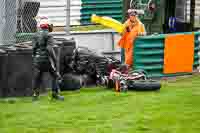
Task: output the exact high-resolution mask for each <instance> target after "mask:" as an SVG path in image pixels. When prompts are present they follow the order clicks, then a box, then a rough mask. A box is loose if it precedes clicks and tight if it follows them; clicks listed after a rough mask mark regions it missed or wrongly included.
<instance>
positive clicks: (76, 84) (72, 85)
mask: <svg viewBox="0 0 200 133" xmlns="http://www.w3.org/2000/svg"><path fill="white" fill-rule="evenodd" d="M80 88H81V83H80V76H79V75H73V74H65V75H64V76H63V81H62V83H61V84H60V89H61V91H75V90H80Z"/></svg>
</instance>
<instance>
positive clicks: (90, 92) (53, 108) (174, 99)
mask: <svg viewBox="0 0 200 133" xmlns="http://www.w3.org/2000/svg"><path fill="white" fill-rule="evenodd" d="M63 94H64V96H65V101H64V102H58V101H51V100H49V96H42V97H41V99H40V101H38V102H35V103H32V102H31V98H18V99H16V103H12V102H10V103H9V102H7V101H8V100H7V99H2V100H0V133H199V131H200V126H199V125H200V76H193V77H192V78H187V79H179V80H177V81H171V82H166V81H165V82H163V87H162V89H161V91H160V92H128V93H120V94H119V93H116V92H114V91H111V90H106V89H104V88H90V89H82V90H81V91H80V92H79V91H78V92H65V93H63Z"/></svg>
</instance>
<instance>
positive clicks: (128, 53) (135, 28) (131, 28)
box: [118, 14, 146, 67]
mask: <svg viewBox="0 0 200 133" xmlns="http://www.w3.org/2000/svg"><path fill="white" fill-rule="evenodd" d="M134 17H135V18H134ZM123 29H124V32H123V33H122V37H121V39H120V41H119V43H118V45H119V46H120V47H121V48H124V49H125V64H127V65H128V66H129V67H131V66H132V65H133V47H134V40H135V39H136V37H137V36H138V35H145V34H146V30H145V27H144V24H142V23H141V21H140V20H139V19H138V18H137V17H136V16H134V14H133V15H130V17H129V19H128V20H127V21H126V22H125V23H124V28H123Z"/></svg>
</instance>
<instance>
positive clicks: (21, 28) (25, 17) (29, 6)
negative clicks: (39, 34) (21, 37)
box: [17, 0, 40, 32]
mask: <svg viewBox="0 0 200 133" xmlns="http://www.w3.org/2000/svg"><path fill="white" fill-rule="evenodd" d="M19 4H20V8H19V9H18V14H17V16H18V18H17V29H18V32H35V31H36V30H37V21H36V20H35V17H36V16H37V14H38V12H39V8H40V2H35V1H28V0H26V1H22V3H19Z"/></svg>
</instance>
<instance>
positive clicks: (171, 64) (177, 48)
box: [163, 34, 194, 74]
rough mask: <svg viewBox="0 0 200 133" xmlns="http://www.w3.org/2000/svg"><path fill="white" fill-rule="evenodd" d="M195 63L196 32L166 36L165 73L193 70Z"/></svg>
mask: <svg viewBox="0 0 200 133" xmlns="http://www.w3.org/2000/svg"><path fill="white" fill-rule="evenodd" d="M193 63H194V34H190V35H168V36H167V37H166V38H165V48H164V68H163V71H164V74H175V73H181V72H192V71H193Z"/></svg>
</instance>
